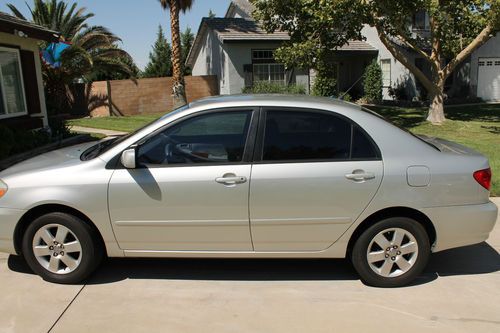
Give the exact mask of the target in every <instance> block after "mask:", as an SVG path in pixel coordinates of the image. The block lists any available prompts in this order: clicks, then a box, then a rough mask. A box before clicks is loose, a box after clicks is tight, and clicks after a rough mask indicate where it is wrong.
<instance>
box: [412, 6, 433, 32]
mask: <svg viewBox="0 0 500 333" xmlns="http://www.w3.org/2000/svg"><path fill="white" fill-rule="evenodd" d="M429 29H430V26H429V20H428V17H427V12H426V11H425V10H419V11H418V12H416V13H415V15H413V30H429Z"/></svg>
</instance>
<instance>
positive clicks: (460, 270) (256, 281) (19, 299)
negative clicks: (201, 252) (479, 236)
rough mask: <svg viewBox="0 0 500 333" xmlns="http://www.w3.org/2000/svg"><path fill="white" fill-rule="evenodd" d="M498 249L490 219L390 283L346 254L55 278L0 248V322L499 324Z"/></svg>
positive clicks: (435, 328)
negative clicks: (485, 233) (413, 274)
mask: <svg viewBox="0 0 500 333" xmlns="http://www.w3.org/2000/svg"><path fill="white" fill-rule="evenodd" d="M496 203H497V205H500V200H498V199H497V200H496ZM499 251H500V225H498V224H497V227H496V228H495V230H494V232H493V234H492V236H491V238H490V240H489V241H488V242H487V243H482V244H478V245H474V246H469V247H466V248H460V249H455V250H450V251H446V252H442V253H437V254H435V255H433V256H432V259H431V262H430V265H429V267H428V268H427V270H426V272H425V273H424V274H423V275H422V276H421V277H420V278H419V279H418V281H417V282H416V283H415V284H414V285H412V286H410V287H406V288H399V289H378V288H371V287H367V286H365V285H363V284H362V283H361V282H360V281H359V280H358V278H357V276H356V274H355V272H354V271H353V269H352V268H351V266H350V264H349V263H348V262H347V261H345V260H210V259H207V260H191V259H189V260H187V259H186V260H185V259H182V260H161V259H160V260H123V259H118V260H109V261H108V262H106V263H105V264H104V265H103V266H102V268H101V269H100V270H99V271H98V272H97V273H96V274H95V275H94V276H93V277H92V278H91V279H90V281H88V283H87V284H85V285H77V286H62V285H56V284H50V283H46V282H44V281H42V280H41V279H40V278H38V277H37V276H36V275H33V273H31V272H30V271H29V269H28V268H27V267H26V265H25V264H24V263H23V261H22V260H21V259H20V258H18V257H15V256H10V257H8V256H5V255H3V256H2V255H0V295H1V296H0V332H47V331H51V332H183V333H187V332H204V333H205V332H397V331H399V332H405V333H408V332H423V331H424V330H426V331H429V332H500V255H499Z"/></svg>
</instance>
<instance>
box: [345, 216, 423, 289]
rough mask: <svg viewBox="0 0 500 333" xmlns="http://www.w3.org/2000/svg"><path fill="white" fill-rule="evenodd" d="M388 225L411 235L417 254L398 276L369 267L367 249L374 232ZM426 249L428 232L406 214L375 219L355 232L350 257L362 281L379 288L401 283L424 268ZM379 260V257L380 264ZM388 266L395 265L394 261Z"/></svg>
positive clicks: (410, 279)
mask: <svg viewBox="0 0 500 333" xmlns="http://www.w3.org/2000/svg"><path fill="white" fill-rule="evenodd" d="M391 228H399V229H403V230H405V231H407V232H409V233H410V234H411V235H413V237H414V238H415V240H416V243H417V246H418V255H417V256H416V259H415V261H414V263H413V266H411V268H410V269H409V270H408V271H406V272H404V273H402V274H401V275H399V276H393V277H386V276H382V275H380V274H378V273H376V272H375V271H374V269H372V268H371V267H370V264H369V262H368V256H367V251H368V247H369V246H370V243H371V242H372V240H373V239H374V237H375V236H377V235H378V234H379V233H381V232H382V231H384V230H387V229H391ZM430 249H431V248H430V243H429V236H428V235H427V232H426V231H425V229H424V227H423V226H422V225H421V224H420V223H419V222H417V221H415V220H413V219H411V218H406V217H391V218H387V219H384V220H381V221H379V222H377V223H375V224H374V225H372V226H371V227H369V228H368V229H366V230H365V231H364V232H363V233H362V234H361V235H360V236H359V238H358V239H357V240H356V243H355V244H354V247H353V250H352V255H351V261H352V264H353V266H354V268H355V269H356V271H357V272H358V274H359V276H360V278H361V280H362V281H363V282H364V283H365V284H367V285H370V286H374V287H382V288H391V287H402V286H405V285H408V284H409V283H411V282H412V281H413V280H414V279H415V278H416V277H417V276H418V275H419V274H420V273H421V272H422V271H423V270H424V268H425V266H426V265H427V262H428V260H429V256H430ZM382 251H384V250H382ZM384 253H385V252H384ZM390 258H392V257H390ZM390 258H389V259H390ZM389 259H387V260H389ZM384 260H386V259H384ZM383 262H384V261H381V264H383ZM392 267H393V269H394V268H395V269H399V267H398V266H397V265H396V266H392Z"/></svg>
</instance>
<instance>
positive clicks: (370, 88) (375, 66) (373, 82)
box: [363, 59, 382, 103]
mask: <svg viewBox="0 0 500 333" xmlns="http://www.w3.org/2000/svg"><path fill="white" fill-rule="evenodd" d="M363 90H364V91H365V96H364V97H365V98H366V99H367V101H368V102H369V103H374V102H375V103H376V102H380V101H381V100H382V69H381V68H380V65H379V63H378V61H377V60H376V59H375V60H373V61H372V63H371V64H370V65H368V66H367V67H366V69H365V73H364V74H363Z"/></svg>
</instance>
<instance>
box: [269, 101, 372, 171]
mask: <svg viewBox="0 0 500 333" xmlns="http://www.w3.org/2000/svg"><path fill="white" fill-rule="evenodd" d="M263 146H264V147H263V155H262V159H263V161H294V160H350V159H375V158H377V157H378V154H377V149H376V148H375V147H374V146H373V144H372V142H371V140H370V139H369V138H368V137H367V136H366V134H365V133H364V132H363V131H361V130H360V129H359V128H358V127H357V126H356V125H354V124H352V123H351V122H349V121H348V120H346V119H344V118H341V117H338V116H335V115H332V114H328V113H322V112H308V111H268V112H267V116H266V127H265V133H264V144H263Z"/></svg>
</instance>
